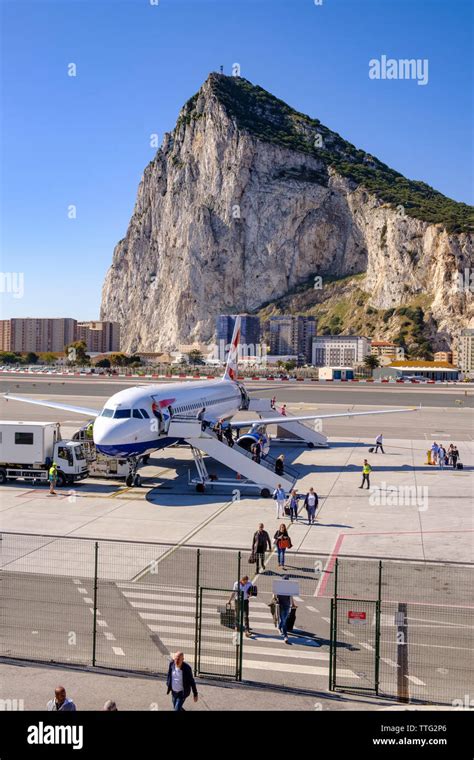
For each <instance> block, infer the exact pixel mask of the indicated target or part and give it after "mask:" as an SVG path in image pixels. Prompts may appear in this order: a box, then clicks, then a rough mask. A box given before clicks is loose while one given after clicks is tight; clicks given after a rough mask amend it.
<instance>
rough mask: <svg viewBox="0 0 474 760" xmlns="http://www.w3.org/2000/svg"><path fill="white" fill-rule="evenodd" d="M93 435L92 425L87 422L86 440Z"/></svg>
mask: <svg viewBox="0 0 474 760" xmlns="http://www.w3.org/2000/svg"><path fill="white" fill-rule="evenodd" d="M93 435H94V423H93V422H89V424H88V426H87V427H86V438H90V439H92V438H93Z"/></svg>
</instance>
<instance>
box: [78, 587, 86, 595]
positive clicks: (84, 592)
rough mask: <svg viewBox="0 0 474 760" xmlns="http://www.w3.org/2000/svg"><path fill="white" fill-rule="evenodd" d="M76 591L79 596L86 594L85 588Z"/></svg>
mask: <svg viewBox="0 0 474 760" xmlns="http://www.w3.org/2000/svg"><path fill="white" fill-rule="evenodd" d="M77 590H78V591H79V593H80V594H87V589H86V588H78V589H77Z"/></svg>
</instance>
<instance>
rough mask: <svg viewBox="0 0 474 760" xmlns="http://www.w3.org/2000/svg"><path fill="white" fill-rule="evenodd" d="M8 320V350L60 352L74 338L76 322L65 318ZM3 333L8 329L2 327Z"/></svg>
mask: <svg viewBox="0 0 474 760" xmlns="http://www.w3.org/2000/svg"><path fill="white" fill-rule="evenodd" d="M4 321H8V322H10V349H9V350H10V351H15V352H18V353H21V352H26V351H33V352H35V353H38V352H39V353H44V352H52V353H60V352H62V351H64V346H66V345H68V343H71V342H72V341H74V340H75V339H76V330H77V322H76V320H75V319H70V318H69V317H65V318H52V319H49V318H44V319H43V318H33V317H25V318H17V317H15V318H14V319H10V320H4ZM3 332H4V335H6V334H7V333H8V329H5V328H3Z"/></svg>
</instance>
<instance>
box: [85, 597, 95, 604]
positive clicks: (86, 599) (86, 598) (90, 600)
mask: <svg viewBox="0 0 474 760" xmlns="http://www.w3.org/2000/svg"><path fill="white" fill-rule="evenodd" d="M83 601H84V602H85V603H86V604H94V601H93V600H92V599H89V597H88V596H84V597H83Z"/></svg>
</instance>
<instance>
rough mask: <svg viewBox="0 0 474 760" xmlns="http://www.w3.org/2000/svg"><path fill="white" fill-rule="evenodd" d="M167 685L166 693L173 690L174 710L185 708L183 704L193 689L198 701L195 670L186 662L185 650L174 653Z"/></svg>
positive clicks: (194, 696)
mask: <svg viewBox="0 0 474 760" xmlns="http://www.w3.org/2000/svg"><path fill="white" fill-rule="evenodd" d="M166 686H167V689H168V691H167V692H166V693H167V694H169V693H170V692H171V700H172V702H173V710H176V712H181V711H182V710H184V707H183V705H184V703H185V701H186V700H187V698H188V697H189V695H190V694H191V691H192V692H193V698H194V701H195V702H197V701H198V690H197V687H196V681H195V680H194V676H193V671H192V669H191V666H190V665H188V663H187V662H184V654H183V652H175V653H174V655H173V660H172V661H171V662H170V664H169V668H168V675H167V677H166Z"/></svg>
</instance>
